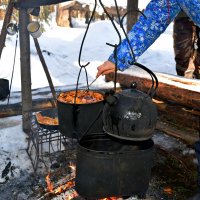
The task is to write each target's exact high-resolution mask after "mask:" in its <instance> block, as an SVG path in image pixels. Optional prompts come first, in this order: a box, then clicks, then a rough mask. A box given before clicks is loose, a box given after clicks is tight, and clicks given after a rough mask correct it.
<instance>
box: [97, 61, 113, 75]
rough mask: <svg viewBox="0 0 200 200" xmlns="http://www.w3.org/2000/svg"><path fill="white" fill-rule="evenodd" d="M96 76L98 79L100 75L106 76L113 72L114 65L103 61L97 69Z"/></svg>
mask: <svg viewBox="0 0 200 200" xmlns="http://www.w3.org/2000/svg"><path fill="white" fill-rule="evenodd" d="M97 70H98V72H97V75H96V77H99V76H100V75H102V76H103V75H106V74H109V73H111V72H114V71H115V64H114V63H112V62H110V61H105V62H104V63H103V64H102V65H100V66H99V67H97Z"/></svg>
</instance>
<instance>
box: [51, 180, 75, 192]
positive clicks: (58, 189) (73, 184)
mask: <svg viewBox="0 0 200 200" xmlns="http://www.w3.org/2000/svg"><path fill="white" fill-rule="evenodd" d="M73 186H75V182H74V181H69V182H67V183H66V184H64V185H61V186H60V187H58V188H56V189H55V190H54V193H55V194H60V193H62V192H64V191H66V190H67V189H70V188H72V187H73Z"/></svg>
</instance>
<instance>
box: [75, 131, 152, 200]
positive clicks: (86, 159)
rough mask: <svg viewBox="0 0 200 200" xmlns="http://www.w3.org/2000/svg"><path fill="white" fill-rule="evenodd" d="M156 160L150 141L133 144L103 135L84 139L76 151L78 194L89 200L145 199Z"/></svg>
mask: <svg viewBox="0 0 200 200" xmlns="http://www.w3.org/2000/svg"><path fill="white" fill-rule="evenodd" d="M153 157H154V143H153V141H152V140H151V139H150V140H147V141H141V142H139V141H138V142H133V141H126V140H119V139H117V138H113V137H111V136H108V135H103V134H100V135H99V134H93V135H90V136H87V137H84V138H83V139H82V140H81V141H80V143H79V145H78V149H77V161H76V180H75V188H76V191H77V192H78V193H79V195H80V196H82V197H85V198H88V199H97V198H106V197H113V196H115V197H119V196H132V195H138V196H140V197H145V195H146V191H147V189H148V186H149V182H150V179H151V168H152V166H153Z"/></svg>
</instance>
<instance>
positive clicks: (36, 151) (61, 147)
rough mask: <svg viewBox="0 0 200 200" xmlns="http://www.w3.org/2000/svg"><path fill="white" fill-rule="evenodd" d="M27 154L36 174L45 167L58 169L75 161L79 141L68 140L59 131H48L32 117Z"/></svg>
mask: <svg viewBox="0 0 200 200" xmlns="http://www.w3.org/2000/svg"><path fill="white" fill-rule="evenodd" d="M27 140H28V145H27V149H26V151H27V154H28V156H29V158H30V160H31V164H32V166H33V169H34V172H35V173H37V170H38V169H39V168H40V169H42V168H43V167H45V169H46V170H48V171H50V169H51V168H58V167H60V166H61V165H62V164H66V163H68V162H71V161H75V149H76V145H77V141H76V140H75V139H71V138H66V137H65V136H63V135H62V134H61V133H60V132H59V130H48V129H45V128H43V127H41V126H40V125H39V124H37V122H36V120H35V115H34V114H33V117H32V130H31V133H30V134H29V135H28V139H27Z"/></svg>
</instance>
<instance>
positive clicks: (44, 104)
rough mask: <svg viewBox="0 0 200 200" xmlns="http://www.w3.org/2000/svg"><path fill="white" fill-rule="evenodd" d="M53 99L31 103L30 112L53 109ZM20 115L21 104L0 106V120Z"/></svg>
mask: <svg viewBox="0 0 200 200" xmlns="http://www.w3.org/2000/svg"><path fill="white" fill-rule="evenodd" d="M52 101H53V99H37V100H34V101H33V102H32V110H31V111H32V112H36V111H40V110H44V109H48V108H53V107H54V106H53V104H52ZM16 115H22V104H21V102H19V103H15V104H10V105H7V106H0V118H4V117H10V116H16Z"/></svg>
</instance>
